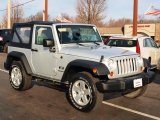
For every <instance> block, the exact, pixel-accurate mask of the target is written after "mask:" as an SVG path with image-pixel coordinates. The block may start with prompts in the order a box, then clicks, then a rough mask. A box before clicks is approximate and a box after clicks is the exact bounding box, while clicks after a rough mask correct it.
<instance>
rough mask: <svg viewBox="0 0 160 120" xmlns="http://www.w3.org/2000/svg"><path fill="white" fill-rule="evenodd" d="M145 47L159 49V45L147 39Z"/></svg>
mask: <svg viewBox="0 0 160 120" xmlns="http://www.w3.org/2000/svg"><path fill="white" fill-rule="evenodd" d="M144 47H154V48H157V45H156V43H155V42H154V41H153V40H152V39H150V38H147V39H145V40H144Z"/></svg>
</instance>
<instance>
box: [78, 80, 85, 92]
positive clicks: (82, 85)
mask: <svg viewBox="0 0 160 120" xmlns="http://www.w3.org/2000/svg"><path fill="white" fill-rule="evenodd" d="M79 84H80V88H81V90H84V89H85V82H83V81H80V82H79Z"/></svg>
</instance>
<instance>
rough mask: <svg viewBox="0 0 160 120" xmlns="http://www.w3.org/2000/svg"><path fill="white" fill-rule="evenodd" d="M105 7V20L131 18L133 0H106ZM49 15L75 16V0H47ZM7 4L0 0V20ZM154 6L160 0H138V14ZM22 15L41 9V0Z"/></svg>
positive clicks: (25, 0)
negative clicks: (64, 14)
mask: <svg viewBox="0 0 160 120" xmlns="http://www.w3.org/2000/svg"><path fill="white" fill-rule="evenodd" d="M18 1H19V3H24V2H27V1H30V0H18ZM106 1H107V9H106V11H105V16H106V18H105V21H108V20H109V19H111V18H112V19H118V18H122V17H124V18H132V16H133V1H134V0H106ZM48 2H49V15H50V17H51V18H54V17H56V16H58V15H60V14H61V13H67V14H68V15H70V16H76V5H77V0H48ZM6 6H7V0H0V21H1V19H2V16H3V14H4V12H5V11H1V10H3V9H5V8H6ZM150 6H154V7H155V8H157V9H160V0H139V15H144V12H145V11H146V10H147V9H148V8H149V7H150ZM23 9H24V15H25V16H29V15H34V14H36V13H37V12H38V11H42V9H43V0H34V1H33V2H30V3H28V4H26V5H24V6H23ZM144 17H145V18H146V19H155V18H157V17H155V16H154V17H152V16H144Z"/></svg>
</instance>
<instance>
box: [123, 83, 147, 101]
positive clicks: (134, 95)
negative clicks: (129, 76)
mask: <svg viewBox="0 0 160 120" xmlns="http://www.w3.org/2000/svg"><path fill="white" fill-rule="evenodd" d="M146 89H147V86H143V87H141V88H139V89H137V90H135V91H132V92H129V93H125V94H123V96H124V97H126V98H130V99H134V98H137V97H139V96H141V95H143V94H144V93H145V91H146Z"/></svg>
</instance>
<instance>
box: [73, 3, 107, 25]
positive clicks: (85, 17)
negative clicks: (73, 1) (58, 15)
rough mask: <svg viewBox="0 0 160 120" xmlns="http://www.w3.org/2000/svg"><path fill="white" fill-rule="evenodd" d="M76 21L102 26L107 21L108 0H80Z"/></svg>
mask: <svg viewBox="0 0 160 120" xmlns="http://www.w3.org/2000/svg"><path fill="white" fill-rule="evenodd" d="M76 10H77V17H76V21H77V22H80V23H89V24H90V23H91V24H96V25H98V26H101V25H102V24H103V20H104V19H105V15H104V12H105V10H106V0H78V2H77V8H76Z"/></svg>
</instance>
